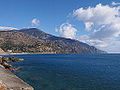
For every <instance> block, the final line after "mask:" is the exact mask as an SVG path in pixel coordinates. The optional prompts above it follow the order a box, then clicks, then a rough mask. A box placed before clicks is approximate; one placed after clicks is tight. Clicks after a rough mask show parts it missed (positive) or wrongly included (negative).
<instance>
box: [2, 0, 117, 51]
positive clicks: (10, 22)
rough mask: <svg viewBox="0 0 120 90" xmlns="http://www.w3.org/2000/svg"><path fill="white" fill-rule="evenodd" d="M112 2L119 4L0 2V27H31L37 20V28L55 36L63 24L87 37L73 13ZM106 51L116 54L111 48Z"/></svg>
mask: <svg viewBox="0 0 120 90" xmlns="http://www.w3.org/2000/svg"><path fill="white" fill-rule="evenodd" d="M112 2H116V3H119V0H0V26H2V27H15V28H23V27H32V26H31V22H32V20H33V19H37V20H39V22H40V24H39V25H37V26H36V27H37V28H39V29H42V30H44V31H45V32H48V33H51V34H54V35H57V36H58V35H61V34H60V32H59V30H58V32H56V31H55V30H56V28H57V29H60V28H59V27H60V25H62V24H63V23H68V24H69V25H68V24H67V25H68V26H70V25H72V26H70V27H73V28H75V29H76V30H74V31H77V33H75V34H76V35H78V36H80V35H86V34H87V35H89V34H91V32H92V31H90V32H86V31H85V25H84V21H82V20H81V21H80V20H76V19H75V17H73V16H72V13H73V11H75V10H77V9H79V8H82V7H83V8H88V7H89V6H90V7H96V5H98V4H99V3H101V4H102V5H111V3H112ZM61 36H62V35H61ZM73 39H75V38H73ZM78 39H79V38H77V40H78ZM80 40H81V39H80ZM81 41H83V40H81ZM98 48H99V47H98ZM100 49H104V48H100ZM106 50H107V51H110V52H116V51H114V50H113V49H111V48H109V49H106Z"/></svg>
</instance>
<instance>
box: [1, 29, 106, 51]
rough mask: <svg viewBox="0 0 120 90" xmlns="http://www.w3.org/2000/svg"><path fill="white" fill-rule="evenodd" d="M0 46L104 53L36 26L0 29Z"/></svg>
mask: <svg viewBox="0 0 120 90" xmlns="http://www.w3.org/2000/svg"><path fill="white" fill-rule="evenodd" d="M0 48H1V49H3V50H4V51H10V50H11V51H12V52H14V53H22V52H27V53H104V51H101V50H99V49H97V48H95V47H94V46H89V45H88V44H86V43H83V42H80V41H77V40H73V39H69V38H63V37H57V36H54V35H51V34H47V33H45V32H43V31H42V30H39V29H37V28H24V29H20V30H8V31H0Z"/></svg>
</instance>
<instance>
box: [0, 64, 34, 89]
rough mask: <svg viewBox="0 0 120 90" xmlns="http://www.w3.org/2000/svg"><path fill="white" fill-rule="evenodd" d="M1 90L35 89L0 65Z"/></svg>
mask: <svg viewBox="0 0 120 90" xmlns="http://www.w3.org/2000/svg"><path fill="white" fill-rule="evenodd" d="M0 90H34V89H33V87H32V86H30V85H28V84H27V83H25V82H24V81H23V80H22V79H20V78H19V77H17V76H16V75H14V74H13V73H12V72H11V71H9V70H6V69H5V68H3V67H2V66H1V65H0Z"/></svg>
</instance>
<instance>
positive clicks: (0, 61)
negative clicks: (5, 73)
mask: <svg viewBox="0 0 120 90" xmlns="http://www.w3.org/2000/svg"><path fill="white" fill-rule="evenodd" d="M17 61H23V59H18V58H15V57H8V58H7V57H3V56H0V64H1V65H2V66H3V67H4V68H5V69H9V70H15V69H16V68H15V67H13V66H12V65H10V64H8V63H7V62H17Z"/></svg>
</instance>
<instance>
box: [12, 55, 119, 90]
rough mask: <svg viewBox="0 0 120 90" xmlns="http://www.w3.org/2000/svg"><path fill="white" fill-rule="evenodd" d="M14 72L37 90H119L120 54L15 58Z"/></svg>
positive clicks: (19, 56)
mask: <svg viewBox="0 0 120 90" xmlns="http://www.w3.org/2000/svg"><path fill="white" fill-rule="evenodd" d="M12 56H15V57H18V58H23V59H25V61H23V62H17V63H13V64H14V65H15V66H17V67H20V69H19V70H17V71H14V73H15V74H16V75H17V76H19V77H20V78H21V79H23V80H24V81H25V82H27V83H28V84H30V85H32V86H33V87H34V88H35V90H120V54H29V55H12Z"/></svg>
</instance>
